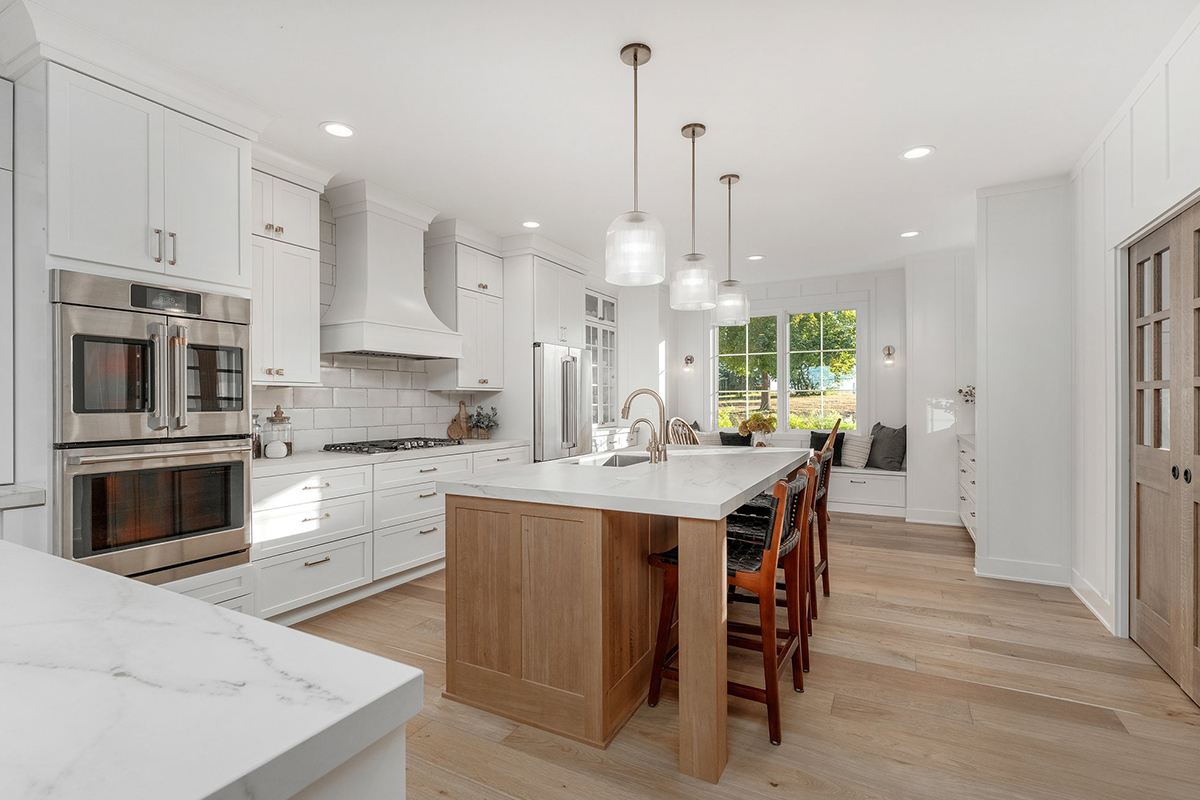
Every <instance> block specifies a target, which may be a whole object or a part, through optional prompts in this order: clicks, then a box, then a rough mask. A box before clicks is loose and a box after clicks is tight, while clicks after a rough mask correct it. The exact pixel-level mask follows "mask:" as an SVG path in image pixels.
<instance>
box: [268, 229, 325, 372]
mask: <svg viewBox="0 0 1200 800" xmlns="http://www.w3.org/2000/svg"><path fill="white" fill-rule="evenodd" d="M271 246H272V247H273V248H274V258H273V265H272V282H273V283H274V291H273V292H272V296H273V300H272V303H271V314H272V316H273V320H272V327H273V328H274V351H275V354H274V357H273V362H274V363H273V366H274V367H275V377H276V382H278V383H284V384H287V385H289V386H294V385H297V384H305V383H319V382H320V380H321V260H320V254H319V253H318V252H317V251H316V250H309V249H308V248H306V247H296V246H295V245H291V244H284V243H283V242H273V243H271Z"/></svg>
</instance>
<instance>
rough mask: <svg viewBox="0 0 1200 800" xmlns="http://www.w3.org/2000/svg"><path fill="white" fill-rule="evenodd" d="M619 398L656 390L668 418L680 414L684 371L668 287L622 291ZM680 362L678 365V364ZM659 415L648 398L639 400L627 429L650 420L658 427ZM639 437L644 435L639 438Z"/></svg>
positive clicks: (618, 316)
mask: <svg viewBox="0 0 1200 800" xmlns="http://www.w3.org/2000/svg"><path fill="white" fill-rule="evenodd" d="M617 300H618V303H619V307H618V309H617V319H618V329H617V395H618V398H619V402H621V403H623V402H624V401H625V398H626V397H627V396H628V395H629V393H630V392H632V391H633V390H634V389H641V388H647V389H653V390H654V391H656V392H658V393H659V394H660V395H661V396H662V398H663V402H664V403H665V404H666V406H667V415H668V416H672V415H674V414H676V413H678V412H677V406H676V402H675V395H676V391H675V387H676V385H677V382H678V378H679V375H680V373H681V371H682V367H683V356H682V355H679V357H678V358H676V352H675V348H676V346H677V344H676V340H677V335H676V333H675V330H674V328H675V320H674V317H673V315H675V314H678V313H680V312H675V311H672V310H671V302H670V296H669V294H668V290H667V287H666V285H665V284H664V285H659V286H651V287H631V288H623V289H621V291H620V296H619V297H618V298H617ZM676 362H678V363H676ZM657 414H658V411H657V409H656V408H655V407H654V403H653V401H652V400H650V399H649V398H639V399H638V400H636V401H634V405H633V407H632V408H631V409H630V413H629V417H630V419H629V420H626V421H624V422H623V423H621V424H624V425H627V424H628V423H629V422H631V421H632V420H634V419H636V418H638V417H648V418H650V419H652V420H655V425H656V426H657V425H658V421H657V416H656V415H657ZM639 435H640V436H641V435H643V434H639Z"/></svg>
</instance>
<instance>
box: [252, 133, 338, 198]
mask: <svg viewBox="0 0 1200 800" xmlns="http://www.w3.org/2000/svg"><path fill="white" fill-rule="evenodd" d="M250 165H251V166H252V167H254V169H257V170H260V171H262V172H265V173H267V174H268V175H274V176H275V177H276V178H283V179H284V180H285V181H290V182H292V183H296V184H299V185H301V186H304V187H306V188H308V189H312V190H313V191H316V192H323V191H325V187H326V186H327V185H328V184H329V181H330V179H332V178H333V176H334V175H336V174H337V173H338V169H337V168H336V167H331V166H329V165H328V164H322V163H321V162H320V161H316V160H314V159H311V158H309V157H308V156H302V155H300V154H299V153H297V152H296V151H295V150H288V149H287V148H286V147H280V146H279V145H277V144H272V143H271V142H268V141H265V140H263V139H259V140H258V141H257V142H255V143H254V144H253V145H252V146H251V148H250Z"/></svg>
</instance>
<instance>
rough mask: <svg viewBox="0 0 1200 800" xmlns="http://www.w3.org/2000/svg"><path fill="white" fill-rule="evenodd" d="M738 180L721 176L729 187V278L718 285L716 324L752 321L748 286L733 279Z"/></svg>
mask: <svg viewBox="0 0 1200 800" xmlns="http://www.w3.org/2000/svg"><path fill="white" fill-rule="evenodd" d="M737 182H738V176H737V175H733V174H730V175H722V176H721V183H723V184H725V185H726V186H727V187H728V188H729V280H727V281H721V285H720V286H718V287H717V310H716V311H714V312H713V324H714V325H722V326H734V325H748V324H749V323H750V298H749V296H747V294H746V287H745V286H743V285H742V284H741V282H740V281H735V280H734V279H733V185H734V184H735V183H737Z"/></svg>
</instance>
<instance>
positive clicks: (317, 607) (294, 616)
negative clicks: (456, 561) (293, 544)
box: [267, 558, 446, 626]
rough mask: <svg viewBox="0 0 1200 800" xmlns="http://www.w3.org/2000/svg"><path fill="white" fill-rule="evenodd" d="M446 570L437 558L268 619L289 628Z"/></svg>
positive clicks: (442, 562) (441, 561)
mask: <svg viewBox="0 0 1200 800" xmlns="http://www.w3.org/2000/svg"><path fill="white" fill-rule="evenodd" d="M445 568H446V559H445V558H439V559H438V560H437V561H433V562H431V563H429V564H423V565H421V566H419V567H413V568H412V569H410V570H408V571H407V572H401V573H400V574H399V575H391V576H389V577H387V578H383V579H381V580H377V581H373V582H371V583H368V584H367V585H366V586H360V587H358V588H357V589H351V590H350V591H348V592H342V593H341V594H339V595H334V596H333V597H326V598H325V599H324V600H318V601H317V602H315V603H312V604H311V605H307V606H302V607H300V608H293V609H292V610H291V611H285V612H283V613H282V614H279V615H277V616H274V617H268V618H267V619H268V620H269V621H271V622H278V623H279V624H280V625H285V626H290V625H295V624H296V623H297V622H303V621H304V620H306V619H312V618H313V617H316V616H320V615H321V614H324V613H325V612H327V611H333V610H334V609H335V608H341V607H342V606H346V605H350V604H351V603H355V602H358V601H359V600H363V599H366V598H368V597H370V596H371V595H373V594H379V593H380V592H384V591H387V590H388V589H391V588H394V587H396V586H399V585H400V584H402V583H408V582H409V581H413V580H416V579H417V578H420V577H423V576H425V575H429V574H430V573H434V572H437V571H438V570H441V569H445Z"/></svg>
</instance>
